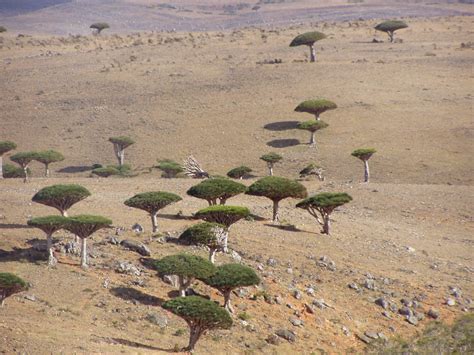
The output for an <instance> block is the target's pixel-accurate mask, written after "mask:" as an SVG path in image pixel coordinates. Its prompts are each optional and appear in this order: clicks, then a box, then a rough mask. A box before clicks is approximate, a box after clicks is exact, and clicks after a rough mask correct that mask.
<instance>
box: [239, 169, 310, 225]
mask: <svg viewBox="0 0 474 355" xmlns="http://www.w3.org/2000/svg"><path fill="white" fill-rule="evenodd" d="M246 194H248V195H253V196H263V197H266V198H269V199H270V200H272V201H273V223H278V222H279V220H280V216H279V211H278V209H279V203H280V201H281V200H283V199H285V198H289V197H292V198H304V197H306V196H307V194H308V193H307V191H306V188H305V187H304V186H303V185H302V184H300V183H299V182H297V181H294V180H290V179H287V178H283V177H278V176H267V177H264V178H262V179H260V180H258V181H256V182H254V183H253V184H252V185H250V186H249V188H248V190H247V192H246Z"/></svg>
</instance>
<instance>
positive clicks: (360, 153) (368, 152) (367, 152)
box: [351, 148, 377, 182]
mask: <svg viewBox="0 0 474 355" xmlns="http://www.w3.org/2000/svg"><path fill="white" fill-rule="evenodd" d="M376 152H377V151H376V150H375V149H374V148H360V149H356V150H354V151H353V152H352V154H351V155H352V156H353V157H356V158H358V159H360V160H362V161H363V162H364V182H369V180H370V172H369V159H370V157H371V156H372V155H373V154H374V153H376Z"/></svg>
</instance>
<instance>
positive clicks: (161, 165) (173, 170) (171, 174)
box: [156, 159, 184, 179]
mask: <svg viewBox="0 0 474 355" xmlns="http://www.w3.org/2000/svg"><path fill="white" fill-rule="evenodd" d="M156 167H157V168H158V169H160V170H161V171H162V172H163V173H162V175H161V176H162V177H164V178H168V179H172V178H175V177H176V175H178V174H179V173H182V172H184V169H183V167H182V166H181V165H180V164H179V163H177V162H175V161H174V160H170V159H165V160H159V161H158V165H157V166H156Z"/></svg>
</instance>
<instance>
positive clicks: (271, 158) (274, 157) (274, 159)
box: [260, 152, 283, 164]
mask: <svg viewBox="0 0 474 355" xmlns="http://www.w3.org/2000/svg"><path fill="white" fill-rule="evenodd" d="M260 159H261V160H263V161H264V162H267V163H272V164H275V163H278V162H279V161H280V160H282V159H283V157H282V156H281V155H280V154H277V153H273V152H272V153H268V154H264V155H262V156H261V157H260Z"/></svg>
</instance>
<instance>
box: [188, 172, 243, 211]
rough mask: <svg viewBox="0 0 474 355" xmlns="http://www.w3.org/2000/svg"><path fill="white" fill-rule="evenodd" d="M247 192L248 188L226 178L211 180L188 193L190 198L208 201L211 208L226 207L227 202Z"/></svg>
mask: <svg viewBox="0 0 474 355" xmlns="http://www.w3.org/2000/svg"><path fill="white" fill-rule="evenodd" d="M246 190H247V187H246V186H245V185H243V184H240V183H238V182H235V181H232V180H230V179H226V178H211V179H207V180H204V181H202V182H200V183H199V184H197V185H195V186H193V187H191V188H190V189H189V190H188V191H187V192H186V193H187V194H188V195H189V196H193V197H196V198H200V199H203V200H206V201H207V202H208V203H209V206H213V205H216V204H217V200H219V204H221V205H225V203H226V201H227V200H228V199H229V198H231V197H233V196H236V195H238V194H241V193H243V192H245V191H246Z"/></svg>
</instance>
